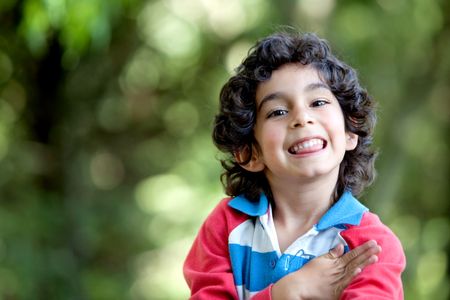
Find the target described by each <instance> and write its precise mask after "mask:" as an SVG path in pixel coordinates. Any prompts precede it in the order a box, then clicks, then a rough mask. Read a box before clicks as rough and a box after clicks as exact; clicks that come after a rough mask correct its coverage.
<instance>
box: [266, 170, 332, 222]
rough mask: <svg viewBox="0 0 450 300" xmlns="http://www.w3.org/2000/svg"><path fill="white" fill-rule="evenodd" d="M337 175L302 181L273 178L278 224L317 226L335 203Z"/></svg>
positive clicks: (272, 188)
mask: <svg viewBox="0 0 450 300" xmlns="http://www.w3.org/2000/svg"><path fill="white" fill-rule="evenodd" d="M337 175H338V174H337V173H336V174H334V176H328V177H327V178H321V179H322V180H317V178H316V179H315V180H310V181H308V180H302V181H301V182H299V181H295V182H289V181H286V180H280V181H278V182H277V181H275V180H271V179H270V178H269V183H270V187H271V190H272V195H273V201H274V219H275V221H276V222H277V223H279V224H285V225H286V226H289V227H291V226H293V227H305V226H306V227H308V228H309V227H311V226H312V225H314V224H316V223H317V222H318V221H319V220H320V218H321V217H322V216H323V214H325V212H326V211H327V210H328V209H329V208H330V207H331V205H332V204H333V200H334V199H333V192H334V188H335V186H336V182H337ZM289 224H290V225H289Z"/></svg>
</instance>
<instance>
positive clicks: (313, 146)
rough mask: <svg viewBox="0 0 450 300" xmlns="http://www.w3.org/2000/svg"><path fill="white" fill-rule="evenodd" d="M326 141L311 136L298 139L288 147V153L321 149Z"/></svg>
mask: <svg viewBox="0 0 450 300" xmlns="http://www.w3.org/2000/svg"><path fill="white" fill-rule="evenodd" d="M326 145H327V142H326V141H325V140H323V139H320V138H312V139H307V140H303V141H300V142H298V143H296V144H294V145H293V146H291V147H289V149H288V152H289V153H290V154H303V153H310V152H315V151H319V150H322V149H324V148H325V147H326Z"/></svg>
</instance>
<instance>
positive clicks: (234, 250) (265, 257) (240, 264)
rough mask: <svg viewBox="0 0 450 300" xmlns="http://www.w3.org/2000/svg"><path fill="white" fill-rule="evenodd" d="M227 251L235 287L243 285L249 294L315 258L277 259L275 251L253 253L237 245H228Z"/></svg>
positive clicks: (283, 257)
mask: <svg viewBox="0 0 450 300" xmlns="http://www.w3.org/2000/svg"><path fill="white" fill-rule="evenodd" d="M229 249H230V258H231V266H232V268H233V276H234V281H235V285H243V286H245V288H246V289H247V290H249V291H250V292H257V291H261V290H263V289H264V288H266V287H267V286H268V285H269V284H271V283H275V282H277V281H278V280H279V279H280V278H282V277H284V276H286V275H287V274H289V273H291V272H294V271H297V270H298V269H300V268H301V267H302V266H303V265H305V264H306V263H307V262H308V261H310V260H311V259H313V258H314V257H315V256H314V255H308V254H303V253H299V256H293V255H289V254H284V255H282V256H281V257H280V258H278V256H277V253H276V252H275V251H272V252H266V253H261V252H254V251H252V249H251V248H250V247H249V246H241V245H238V244H230V245H229Z"/></svg>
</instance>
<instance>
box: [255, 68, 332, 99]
mask: <svg viewBox="0 0 450 300" xmlns="http://www.w3.org/2000/svg"><path fill="white" fill-rule="evenodd" d="M318 89H323V90H327V91H329V88H328V85H327V84H326V83H325V82H324V81H323V79H322V78H321V76H320V73H319V71H318V70H317V69H316V68H314V67H313V66H311V65H302V64H300V63H290V64H285V65H283V66H281V67H280V68H278V69H276V70H274V71H273V72H272V75H271V77H270V78H269V79H268V80H266V81H263V82H261V83H260V84H259V85H258V86H257V88H256V102H257V103H258V102H260V101H261V99H262V98H264V97H265V96H266V95H268V94H271V93H307V92H311V91H313V90H318Z"/></svg>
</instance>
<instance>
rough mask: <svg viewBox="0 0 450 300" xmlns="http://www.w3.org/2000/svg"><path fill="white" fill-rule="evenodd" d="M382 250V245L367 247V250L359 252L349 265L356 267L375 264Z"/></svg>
mask: <svg viewBox="0 0 450 300" xmlns="http://www.w3.org/2000/svg"><path fill="white" fill-rule="evenodd" d="M380 252H381V247H380V246H378V245H377V246H376V247H371V248H369V249H367V250H366V251H365V252H363V253H361V254H359V255H358V256H356V257H355V258H353V259H352V260H351V261H349V262H348V263H347V265H348V266H354V267H358V266H359V267H365V266H367V265H369V264H373V263H375V262H376V261H377V258H378V257H377V255H378V254H379V253H380Z"/></svg>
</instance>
